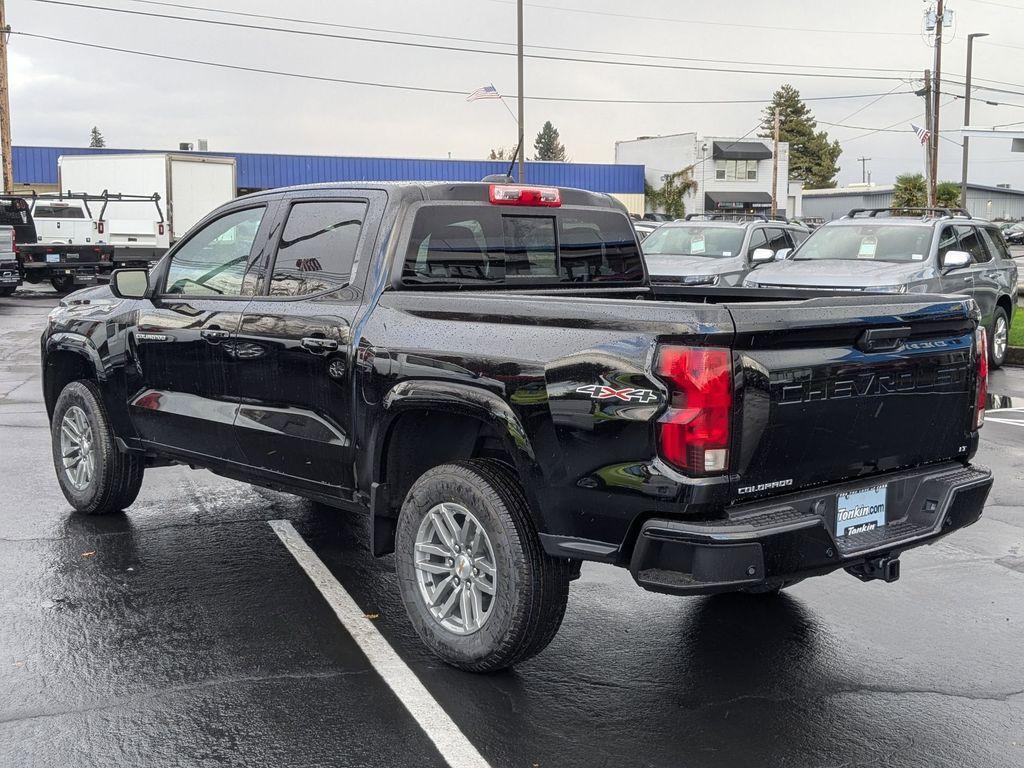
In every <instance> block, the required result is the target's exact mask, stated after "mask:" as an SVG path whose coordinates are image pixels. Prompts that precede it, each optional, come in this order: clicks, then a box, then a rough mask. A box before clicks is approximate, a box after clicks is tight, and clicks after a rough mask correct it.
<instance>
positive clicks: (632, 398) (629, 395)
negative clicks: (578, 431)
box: [576, 384, 658, 403]
mask: <svg viewBox="0 0 1024 768" xmlns="http://www.w3.org/2000/svg"><path fill="white" fill-rule="evenodd" d="M576 391H577V392H579V393H580V394H584V395H590V397H591V399H592V400H622V401H624V402H627V403H652V402H654V401H655V400H657V399H658V395H657V393H655V392H653V391H652V390H650V389H635V388H634V387H624V388H623V389H616V388H615V387H609V386H607V385H605V384H587V385H586V386H583V387H576Z"/></svg>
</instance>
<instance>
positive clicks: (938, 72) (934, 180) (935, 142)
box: [928, 0, 946, 207]
mask: <svg viewBox="0 0 1024 768" xmlns="http://www.w3.org/2000/svg"><path fill="white" fill-rule="evenodd" d="M945 8H946V4H945V0H938V2H937V4H936V7H935V72H934V79H935V84H934V87H933V89H932V102H933V106H932V123H933V125H932V177H931V180H930V183H929V186H928V205H929V206H932V207H934V206H935V202H936V186H937V184H938V176H939V111H940V99H941V98H942V88H941V85H940V83H941V82H942V26H943V23H944V21H945V17H944V15H943V14H944V13H945Z"/></svg>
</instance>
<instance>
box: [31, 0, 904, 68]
mask: <svg viewBox="0 0 1024 768" xmlns="http://www.w3.org/2000/svg"><path fill="white" fill-rule="evenodd" d="M29 2H34V3H43V4H46V5H58V6H64V7H70V8H81V9H83V10H87V11H101V12H104V13H120V14H127V15H130V16H143V17H148V18H157V19H167V20H171V21H184V22H189V23H195V24H210V25H214V26H221V27H234V28H238V29H250V30H259V31H263V32H281V33H284V34H291V35H301V36H304V37H322V38H328V39H333V40H351V41H354V42H361V43H373V44H378V45H393V46H401V47H408V48H423V49H427V50H438V51H454V52H458V53H477V54H482V55H487V56H505V57H514V56H515V55H516V54H515V53H514V52H513V51H495V50H487V49H483V48H465V47H461V46H454V45H441V44H438V43H416V42H412V41H409V40H387V39H384V38H374V37H361V36H359V35H342V34H337V33H330V32H313V31H310V30H301V29H289V28H287V27H271V26H263V25H258V24H243V23H241V22H237V21H223V20H220V19H199V18H195V17H191V16H174V15H171V14H166V13H154V12H152V11H134V10H129V9H126V8H112V7H110V6H103V5H80V4H78V3H71V2H67V0H29ZM545 7H547V6H545ZM525 57H526V58H530V59H537V60H541V61H563V62H569V63H574V64H601V65H605V66H617V67H631V68H640V69H661V70H678V71H688V72H730V73H733V74H747V75H774V76H778V75H783V76H786V77H804V78H810V77H813V78H828V79H839V80H888V81H890V82H892V81H897V82H903V81H905V80H906V78H901V77H894V76H891V75H868V74H864V75H847V74H839V73H826V72H813V73H808V72H786V71H774V70H773V71H769V70H761V69H736V68H732V67H730V68H727V69H726V68H722V67H698V66H692V65H682V64H655V63H643V62H637V61H611V60H607V59H592V58H578V57H568V56H553V55H550V54H539V53H529V54H525Z"/></svg>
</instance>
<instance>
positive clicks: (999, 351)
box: [992, 316, 1009, 360]
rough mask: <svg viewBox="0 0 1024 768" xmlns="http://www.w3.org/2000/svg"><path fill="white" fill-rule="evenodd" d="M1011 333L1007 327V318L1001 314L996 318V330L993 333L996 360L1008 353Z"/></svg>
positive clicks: (993, 348)
mask: <svg viewBox="0 0 1024 768" xmlns="http://www.w3.org/2000/svg"><path fill="white" fill-rule="evenodd" d="M1008 336H1009V333H1008V332H1007V327H1006V318H1004V317H1002V316H999V317H997V318H996V327H995V331H993V333H992V351H993V352H995V355H993V357H995V359H996V360H1002V359H1003V355H1005V354H1006V344H1007V337H1008Z"/></svg>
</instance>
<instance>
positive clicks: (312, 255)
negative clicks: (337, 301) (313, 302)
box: [270, 200, 366, 296]
mask: <svg viewBox="0 0 1024 768" xmlns="http://www.w3.org/2000/svg"><path fill="white" fill-rule="evenodd" d="M365 218H366V203H364V202H357V201H349V200H329V201H311V202H297V203H294V204H293V205H292V207H291V210H290V211H289V212H288V220H287V222H286V223H285V225H284V232H282V233H281V241H280V243H278V246H277V257H276V259H275V260H274V272H273V276H272V277H271V278H270V295H271V296H306V295H308V294H311V293H323V292H324V291H329V290H332V289H335V288H343V287H344V286H346V285H348V282H349V279H350V278H351V276H352V264H353V263H354V262H355V257H356V246H357V245H358V243H359V233H360V232H361V231H362V228H363V220H364V219H365Z"/></svg>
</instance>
